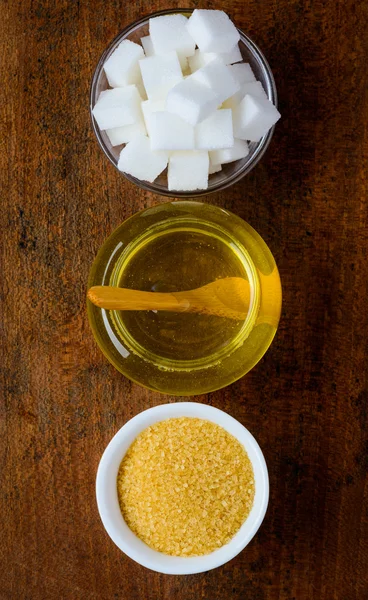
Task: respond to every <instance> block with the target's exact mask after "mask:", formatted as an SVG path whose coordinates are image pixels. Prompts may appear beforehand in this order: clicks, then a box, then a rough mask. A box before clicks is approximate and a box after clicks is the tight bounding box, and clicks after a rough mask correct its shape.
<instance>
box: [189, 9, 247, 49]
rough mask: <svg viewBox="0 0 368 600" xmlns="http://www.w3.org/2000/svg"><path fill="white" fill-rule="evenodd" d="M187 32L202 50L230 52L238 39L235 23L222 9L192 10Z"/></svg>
mask: <svg viewBox="0 0 368 600" xmlns="http://www.w3.org/2000/svg"><path fill="white" fill-rule="evenodd" d="M188 32H189V34H190V35H191V37H192V38H193V40H194V41H195V43H196V44H197V46H198V47H199V49H200V50H201V51H202V52H231V50H232V49H233V48H234V46H235V44H236V43H237V42H238V41H239V39H240V34H239V32H238V30H237V29H236V27H235V25H234V24H233V23H232V22H231V21H230V19H229V17H228V16H227V14H226V13H224V12H223V11H222V10H204V9H196V10H194V11H193V13H192V15H191V17H190V18H189V21H188Z"/></svg>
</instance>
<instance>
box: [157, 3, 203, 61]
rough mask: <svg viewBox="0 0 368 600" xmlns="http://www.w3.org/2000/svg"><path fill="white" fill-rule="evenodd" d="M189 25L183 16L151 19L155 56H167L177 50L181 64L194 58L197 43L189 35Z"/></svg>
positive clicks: (165, 16) (164, 16)
mask: <svg viewBox="0 0 368 600" xmlns="http://www.w3.org/2000/svg"><path fill="white" fill-rule="evenodd" d="M187 23H188V19H187V17H185V16H184V15H181V14H176V15H163V16H161V17H154V18H153V19H150V20H149V30H150V36H151V40H152V44H153V48H154V52H155V54H167V53H168V52H172V51H173V50H175V51H176V52H177V54H178V57H179V60H180V62H182V60H183V59H185V58H186V57H187V56H192V55H193V54H194V49H195V42H194V40H193V39H192V38H191V36H190V35H189V33H188V29H187ZM182 66H183V67H184V65H182Z"/></svg>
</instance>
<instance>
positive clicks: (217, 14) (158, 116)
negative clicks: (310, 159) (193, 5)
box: [93, 10, 280, 191]
mask: <svg viewBox="0 0 368 600" xmlns="http://www.w3.org/2000/svg"><path fill="white" fill-rule="evenodd" d="M239 38H240V36H239V32H238V30H237V29H236V27H235V26H234V24H233V23H232V22H231V21H230V19H229V17H228V16H227V15H226V14H225V13H224V12H223V11H221V10H194V11H193V13H192V15H191V17H190V18H189V19H188V18H187V17H185V16H184V15H182V14H173V15H165V16H160V17H155V18H152V19H150V21H149V35H148V36H146V37H143V38H142V39H141V43H142V46H141V45H139V44H135V43H134V42H131V41H129V40H124V41H123V42H121V44H120V45H119V46H118V47H117V48H116V50H115V51H114V52H113V53H112V54H111V56H110V57H109V58H108V60H107V61H106V62H105V64H104V70H105V74H106V77H107V80H108V83H109V85H110V86H111V89H107V90H105V91H103V92H101V94H100V96H99V98H98V101H97V103H96V105H95V106H94V108H93V115H94V118H95V120H96V122H97V124H98V126H99V128H100V130H104V131H106V134H107V136H108V138H109V140H110V142H111V144H112V146H119V145H121V144H125V146H124V147H123V149H122V150H121V153H120V157H119V162H118V168H119V170H121V171H123V172H125V173H128V174H130V175H132V176H133V177H136V178H137V179H140V180H144V181H149V182H151V183H152V182H154V181H155V179H156V178H157V177H158V176H159V175H160V174H161V173H162V172H163V171H164V170H165V169H166V167H168V170H167V180H168V189H169V190H172V191H194V190H204V189H207V187H208V178H209V175H211V174H213V173H217V172H218V171H221V169H222V165H223V164H226V163H231V162H233V161H236V160H239V159H241V158H244V157H246V156H247V155H248V153H249V147H248V144H247V142H249V141H251V142H258V141H259V140H260V139H261V138H262V137H263V136H264V135H265V134H266V133H267V131H268V130H269V129H270V128H271V127H272V126H273V125H274V124H275V123H276V121H277V120H278V119H279V118H280V113H279V112H278V110H277V109H276V107H275V106H274V105H273V104H272V103H271V102H270V101H269V100H268V98H267V95H266V93H265V91H264V89H263V87H262V84H261V83H260V82H259V81H256V78H255V76H254V74H253V71H252V69H251V68H250V66H249V64H247V63H243V62H241V61H242V55H241V53H240V50H239V44H238V42H239Z"/></svg>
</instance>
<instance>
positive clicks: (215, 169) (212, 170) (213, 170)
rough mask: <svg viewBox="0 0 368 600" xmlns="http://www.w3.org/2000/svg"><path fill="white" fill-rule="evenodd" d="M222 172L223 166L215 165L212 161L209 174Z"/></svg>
mask: <svg viewBox="0 0 368 600" xmlns="http://www.w3.org/2000/svg"><path fill="white" fill-rule="evenodd" d="M220 171H222V165H213V164H212V163H211V161H210V166H209V167H208V174H209V175H213V174H214V173H219V172H220Z"/></svg>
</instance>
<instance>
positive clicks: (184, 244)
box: [88, 201, 281, 395]
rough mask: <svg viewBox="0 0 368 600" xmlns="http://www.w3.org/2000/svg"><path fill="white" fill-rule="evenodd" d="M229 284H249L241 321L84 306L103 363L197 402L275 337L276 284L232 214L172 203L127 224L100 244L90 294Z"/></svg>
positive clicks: (259, 248)
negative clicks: (101, 288) (231, 280)
mask: <svg viewBox="0 0 368 600" xmlns="http://www.w3.org/2000/svg"><path fill="white" fill-rule="evenodd" d="M226 277H241V278H243V279H244V280H246V281H247V282H248V284H249V289H250V306H249V310H248V313H247V315H246V317H245V318H243V319H241V320H235V319H230V318H228V317H220V316H216V315H207V314H195V313H174V312H165V311H116V310H110V311H109V310H104V309H100V308H98V307H96V306H93V305H91V304H89V305H88V314H89V320H90V323H91V326H92V329H93V332H94V334H95V337H96V340H97V342H98V343H99V345H100V347H101V349H102V350H103V352H104V353H105V354H106V356H107V357H108V358H109V360H110V361H111V362H112V363H113V364H114V365H115V366H116V368H117V369H119V370H120V371H122V372H123V373H124V374H126V375H127V376H128V377H130V378H131V379H133V380H134V381H136V382H138V383H141V384H143V385H145V386H147V387H149V388H151V389H153V390H159V391H162V392H166V393H170V394H177V395H194V394H200V393H205V392H209V391H212V390H215V389H218V388H220V387H223V386H225V385H228V384H229V383H232V382H233V381H235V380H236V379H238V378H239V377H241V376H242V375H244V374H245V373H246V372H247V371H249V369H251V368H252V367H253V366H254V364H255V363H256V362H257V361H258V360H259V359H260V358H261V357H262V356H263V354H264V352H265V351H266V350H267V348H268V346H269V344H270V343H271V341H272V339H273V336H274V335H275V332H276V328H277V324H278V320H279V315H280V308H281V286H280V279H279V275H278V271H277V267H276V265H275V261H274V259H273V257H272V254H271V252H270V251H269V249H268V247H267V245H266V244H265V243H264V241H263V240H262V238H261V237H260V236H259V235H258V234H257V233H256V232H255V231H254V229H252V228H251V227H250V226H249V225H248V224H247V223H245V222H244V221H242V220H241V219H240V218H239V217H236V216H235V215H233V214H232V213H229V212H228V211H225V210H222V209H220V208H217V207H215V206H210V205H206V204H201V203H199V202H189V201H185V202H172V203H166V204H162V205H160V206H157V207H154V208H151V209H148V210H145V211H143V212H142V213H138V214H137V215H134V216H133V217H131V218H130V219H128V220H127V221H125V222H124V223H123V224H122V225H121V226H120V227H119V228H118V229H117V230H116V231H115V232H114V233H113V234H112V235H111V236H110V238H108V240H106V242H105V244H104V245H103V246H102V248H101V250H100V252H99V254H98V256H97V258H96V260H95V262H94V264H93V266H92V269H91V273H90V278H89V282H88V287H92V286H94V285H109V286H120V287H125V288H130V289H137V290H142V291H150V292H179V291H180V292H183V291H185V290H191V289H196V288H199V287H202V286H204V285H207V284H209V283H211V282H214V281H216V280H218V279H223V278H226Z"/></svg>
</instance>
